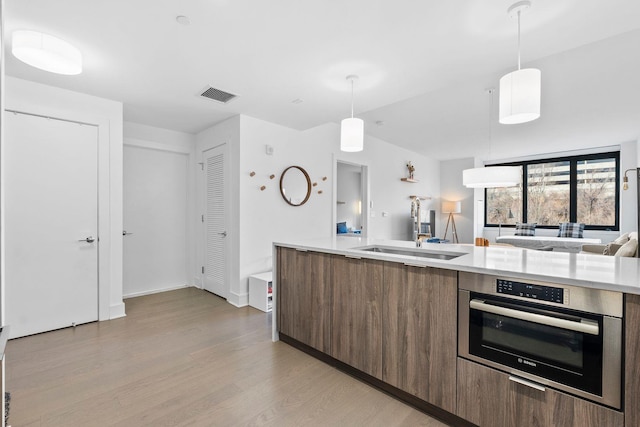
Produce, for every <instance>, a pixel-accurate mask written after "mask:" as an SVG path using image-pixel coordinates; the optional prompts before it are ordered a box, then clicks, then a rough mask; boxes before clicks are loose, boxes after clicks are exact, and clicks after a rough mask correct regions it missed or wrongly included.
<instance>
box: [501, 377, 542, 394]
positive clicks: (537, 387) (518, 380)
mask: <svg viewBox="0 0 640 427" xmlns="http://www.w3.org/2000/svg"><path fill="white" fill-rule="evenodd" d="M509 381H513V382H514V383H518V384H522V385H524V386H527V387H531V388H533V389H535V390H538V391H545V390H546V388H545V387H544V386H542V385H540V384H537V383H534V382H532V381H527V380H525V379H523V378H520V377H516V376H514V375H509Z"/></svg>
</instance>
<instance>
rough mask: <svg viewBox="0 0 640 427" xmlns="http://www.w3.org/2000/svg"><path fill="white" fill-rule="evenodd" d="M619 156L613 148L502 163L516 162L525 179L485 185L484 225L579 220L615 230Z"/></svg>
mask: <svg viewBox="0 0 640 427" xmlns="http://www.w3.org/2000/svg"><path fill="white" fill-rule="evenodd" d="M619 161H620V153H619V152H613V153H602V154H591V155H584V156H572V157H563V158H554V159H542V160H534V161H526V162H514V163H508V164H503V165H502V166H506V165H509V166H519V167H520V168H521V171H522V176H523V177H524V179H523V181H522V182H521V184H520V186H518V187H510V188H487V189H486V190H485V200H486V212H485V218H486V219H485V225H486V226H489V227H491V226H498V225H499V224H501V225H513V224H515V223H516V222H529V223H533V222H535V223H537V227H539V228H557V227H558V224H559V223H561V222H582V223H584V224H585V225H586V227H585V228H586V229H588V230H589V229H590V230H618V229H619V228H618V211H619V185H618V183H619V181H620V180H619V175H620V167H619ZM496 166H497V165H496ZM525 195H526V196H525Z"/></svg>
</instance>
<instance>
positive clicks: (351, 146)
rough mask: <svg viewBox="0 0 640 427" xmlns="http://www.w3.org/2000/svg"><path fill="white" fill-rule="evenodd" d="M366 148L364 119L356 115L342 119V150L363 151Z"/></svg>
mask: <svg viewBox="0 0 640 427" xmlns="http://www.w3.org/2000/svg"><path fill="white" fill-rule="evenodd" d="M363 148H364V121H363V120H362V119H358V118H355V117H350V118H348V119H344V120H342V125H341V127H340V150H342V151H347V152H355V151H362V149H363Z"/></svg>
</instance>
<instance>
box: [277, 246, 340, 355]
mask: <svg viewBox="0 0 640 427" xmlns="http://www.w3.org/2000/svg"><path fill="white" fill-rule="evenodd" d="M278 258H279V260H278V281H277V295H278V309H277V310H278V330H279V331H280V332H282V333H283V334H285V335H288V336H290V337H291V338H294V339H296V340H298V341H300V342H302V343H304V344H307V345H309V346H311V347H313V348H315V349H317V350H320V351H323V352H325V353H328V352H329V350H330V345H331V340H330V336H331V318H330V316H331V310H330V305H331V283H330V272H331V267H330V265H331V256H330V255H327V254H322V253H316V252H300V251H296V250H295V249H289V248H278Z"/></svg>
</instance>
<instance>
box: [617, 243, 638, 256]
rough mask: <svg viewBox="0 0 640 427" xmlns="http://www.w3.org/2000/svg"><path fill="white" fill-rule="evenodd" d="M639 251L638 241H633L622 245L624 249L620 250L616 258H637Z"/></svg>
mask: <svg viewBox="0 0 640 427" xmlns="http://www.w3.org/2000/svg"><path fill="white" fill-rule="evenodd" d="M637 250H638V241H637V240H636V239H631V240H629V241H628V242H627V243H625V244H624V245H622V247H620V249H618V251H617V252H616V253H615V255H614V256H624V257H634V256H636V251H637Z"/></svg>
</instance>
